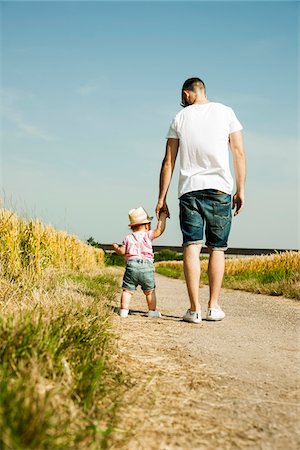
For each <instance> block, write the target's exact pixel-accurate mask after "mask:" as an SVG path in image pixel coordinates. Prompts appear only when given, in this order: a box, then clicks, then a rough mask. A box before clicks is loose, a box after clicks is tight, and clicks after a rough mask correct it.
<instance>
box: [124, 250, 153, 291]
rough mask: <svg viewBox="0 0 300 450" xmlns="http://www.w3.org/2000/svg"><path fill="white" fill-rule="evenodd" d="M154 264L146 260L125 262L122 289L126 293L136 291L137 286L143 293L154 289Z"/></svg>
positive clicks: (136, 259)
mask: <svg viewBox="0 0 300 450" xmlns="http://www.w3.org/2000/svg"><path fill="white" fill-rule="evenodd" d="M154 272H155V269H154V264H153V263H152V262H151V261H149V260H147V259H138V258H135V259H130V260H129V261H127V264H126V270H125V273H124V278H123V284H122V288H123V289H125V290H126V291H136V288H137V286H138V285H140V286H141V288H142V290H143V291H153V290H154V289H155V280H154Z"/></svg>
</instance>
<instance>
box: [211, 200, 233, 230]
mask: <svg viewBox="0 0 300 450" xmlns="http://www.w3.org/2000/svg"><path fill="white" fill-rule="evenodd" d="M213 211H214V221H213V222H214V226H215V227H220V228H224V227H225V226H226V225H228V224H230V223H231V216H232V212H231V202H228V203H214V204H213Z"/></svg>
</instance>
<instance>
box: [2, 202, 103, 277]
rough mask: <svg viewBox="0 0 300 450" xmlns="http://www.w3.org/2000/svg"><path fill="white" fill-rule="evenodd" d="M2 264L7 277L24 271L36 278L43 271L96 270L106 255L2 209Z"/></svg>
mask: <svg viewBox="0 0 300 450" xmlns="http://www.w3.org/2000/svg"><path fill="white" fill-rule="evenodd" d="M0 264H1V272H2V273H3V275H4V276H5V277H11V278H16V277H18V276H20V275H21V274H22V273H23V272H24V270H26V273H27V275H29V276H32V277H36V276H39V275H41V273H42V271H43V269H45V268H47V267H52V268H55V269H63V270H67V269H69V270H93V269H96V268H99V266H103V265H104V252H103V251H102V250H101V249H96V248H94V247H91V246H89V245H87V244H85V243H84V242H82V241H80V240H79V239H78V238H77V237H76V236H73V235H70V234H68V233H66V232H64V231H57V230H56V229H55V228H53V227H52V226H51V225H44V224H43V223H42V222H41V221H40V220H38V219H35V220H33V219H31V220H25V219H23V218H19V217H18V216H17V215H16V214H15V213H13V212H11V211H9V210H6V209H2V210H0Z"/></svg>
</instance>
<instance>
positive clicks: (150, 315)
mask: <svg viewBox="0 0 300 450" xmlns="http://www.w3.org/2000/svg"><path fill="white" fill-rule="evenodd" d="M148 317H161V313H160V312H159V311H158V310H157V309H156V310H155V311H153V310H150V311H148Z"/></svg>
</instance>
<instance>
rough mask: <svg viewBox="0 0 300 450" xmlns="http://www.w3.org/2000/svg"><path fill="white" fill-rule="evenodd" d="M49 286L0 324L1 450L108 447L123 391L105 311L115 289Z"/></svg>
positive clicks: (70, 282) (103, 283)
mask: <svg viewBox="0 0 300 450" xmlns="http://www.w3.org/2000/svg"><path fill="white" fill-rule="evenodd" d="M51 286H52V287H51V288H42V289H41V292H42V294H43V297H42V298H41V299H40V300H39V302H36V303H35V304H34V300H33V299H32V305H28V307H26V306H25V307H24V305H22V307H21V308H19V309H18V308H16V306H15V305H14V311H13V312H12V311H10V309H9V308H7V309H6V313H5V314H3V315H2V317H1V320H0V362H1V368H0V392H1V398H0V428H1V436H0V448H1V449H13V450H19V449H20V450H21V449H22V450H23V449H35V450H37V449H51V450H52V449H53V450H55V449H62V448H63V449H75V448H76V449H105V448H108V446H109V441H110V437H111V435H112V433H113V431H114V430H115V427H116V425H117V420H118V419H117V415H118V408H119V404H120V398H121V397H122V392H123V390H124V388H123V384H124V379H123V375H122V373H121V371H120V369H119V368H118V364H117V358H116V356H115V355H116V348H115V345H116V342H115V336H114V332H113V330H112V324H111V317H112V314H111V311H110V309H109V308H107V305H109V304H111V302H112V300H113V298H114V296H115V293H116V290H117V287H118V283H117V282H116V280H115V279H114V278H113V277H112V276H110V275H107V274H105V273H102V274H100V275H97V276H94V277H92V276H89V275H83V274H75V275H74V274H73V275H63V276H61V275H60V276H58V277H57V280H56V283H54V284H53V282H52V284H51ZM27 294H28V297H30V293H29V292H28V293H27Z"/></svg>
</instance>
